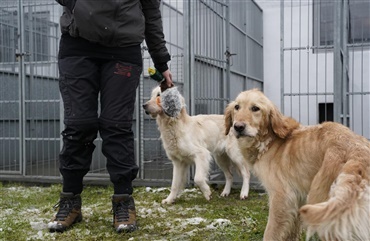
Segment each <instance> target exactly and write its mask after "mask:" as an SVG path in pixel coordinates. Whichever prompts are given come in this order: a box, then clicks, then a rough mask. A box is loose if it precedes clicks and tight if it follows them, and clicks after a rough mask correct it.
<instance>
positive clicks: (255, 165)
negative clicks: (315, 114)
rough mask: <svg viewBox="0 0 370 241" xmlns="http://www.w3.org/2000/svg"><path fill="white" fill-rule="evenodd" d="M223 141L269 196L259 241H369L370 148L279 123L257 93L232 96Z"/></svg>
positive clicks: (339, 130) (338, 130)
mask: <svg viewBox="0 0 370 241" xmlns="http://www.w3.org/2000/svg"><path fill="white" fill-rule="evenodd" d="M225 125H226V134H227V133H229V130H231V131H230V132H232V133H234V134H235V136H236V137H237V138H238V144H239V147H240V150H241V152H242V154H243V156H244V157H245V159H246V160H247V161H248V163H249V165H250V167H251V168H252V170H253V171H254V173H255V174H256V176H257V177H258V178H259V180H260V181H261V182H262V184H263V185H264V187H265V189H266V190H267V192H268V195H269V207H270V209H269V217H268V223H267V227H266V230H265V233H264V240H268V241H270V240H274V241H278V240H281V241H287V240H289V241H292V240H298V238H299V234H300V223H301V222H300V219H301V220H302V221H303V223H304V224H305V225H306V226H307V228H308V229H307V230H308V236H311V235H313V234H314V233H315V232H317V233H318V235H319V237H320V238H321V239H322V240H328V241H329V240H330V241H340V240H341V241H349V240H367V241H369V239H370V221H369V220H370V185H369V177H370V142H369V141H368V140H367V139H366V138H364V137H362V136H359V135H356V134H355V133H353V132H352V131H351V130H349V129H348V128H347V127H345V126H343V125H340V124H337V123H333V122H327V123H323V124H320V125H314V126H303V125H300V124H299V123H298V122H297V121H295V120H294V119H292V118H289V117H286V116H284V115H282V114H281V113H280V112H279V111H278V109H277V108H276V107H275V105H274V104H273V103H272V102H271V101H270V100H269V99H268V98H267V97H266V96H265V95H264V94H263V93H262V92H260V91H258V90H255V89H254V90H249V91H245V92H242V93H240V94H239V95H238V96H237V98H236V99H235V101H234V102H232V103H230V104H229V105H228V107H227V108H226V111H225Z"/></svg>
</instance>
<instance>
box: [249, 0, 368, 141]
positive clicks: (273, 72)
mask: <svg viewBox="0 0 370 241" xmlns="http://www.w3.org/2000/svg"><path fill="white" fill-rule="evenodd" d="M256 2H257V3H258V4H259V5H260V6H261V8H262V9H263V12H264V15H263V17H264V19H263V23H264V25H263V31H264V32H263V36H264V39H263V45H264V58H263V59H264V92H265V94H266V95H267V96H268V97H269V98H270V99H271V100H272V101H273V102H274V103H275V104H276V105H277V106H278V107H279V108H281V107H282V105H281V87H282V86H281V83H282V82H283V83H284V92H285V93H296V94H298V95H293V96H286V97H285V98H284V113H285V114H286V115H290V116H293V117H294V118H296V119H298V120H299V121H301V122H302V123H304V124H316V123H317V122H318V103H323V102H333V96H332V94H330V95H316V96H312V95H311V96H310V97H309V96H308V95H304V94H303V93H333V50H332V49H327V50H319V51H313V50H312V49H303V50H292V51H290V50H286V51H284V81H281V78H280V72H281V56H280V53H281V51H280V44H281V41H280V38H281V27H280V13H281V9H280V1H278V0H275V1H267V0H257V1H256ZM284 5H285V8H284V48H293V49H294V48H296V47H312V46H313V45H314V44H313V22H314V21H313V7H312V1H304V0H302V1H301V2H300V1H293V2H291V1H286V2H285V3H284ZM369 66H370V50H369V47H367V48H363V49H359V48H357V49H355V50H354V51H353V50H352V49H351V50H350V51H349V78H350V86H349V87H350V91H353V92H370V74H369ZM302 94H303V95H302ZM299 95H301V96H299ZM369 110H370V95H369V94H367V95H361V96H360V95H356V96H355V97H354V98H353V101H352V100H351V103H350V121H351V122H350V125H351V128H352V129H353V130H355V132H357V133H359V134H361V135H364V136H366V137H367V138H370V121H369V120H370V114H369V112H370V111H369Z"/></svg>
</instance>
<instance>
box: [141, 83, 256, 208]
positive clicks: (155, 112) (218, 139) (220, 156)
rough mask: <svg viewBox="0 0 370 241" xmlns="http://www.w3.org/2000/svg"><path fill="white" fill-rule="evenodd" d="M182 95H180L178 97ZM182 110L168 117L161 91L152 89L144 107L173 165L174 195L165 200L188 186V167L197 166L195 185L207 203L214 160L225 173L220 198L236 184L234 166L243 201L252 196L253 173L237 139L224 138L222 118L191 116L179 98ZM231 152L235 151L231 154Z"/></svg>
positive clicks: (216, 116)
mask: <svg viewBox="0 0 370 241" xmlns="http://www.w3.org/2000/svg"><path fill="white" fill-rule="evenodd" d="M179 95H180V94H179ZM179 97H180V100H181V102H182V108H181V111H180V113H179V114H178V116H176V117H170V116H168V115H167V114H166V113H165V112H164V111H163V108H162V105H161V101H162V100H161V91H160V88H159V87H157V88H155V89H153V91H152V96H151V99H150V100H149V101H148V102H146V103H145V104H144V105H143V108H144V110H145V112H146V113H147V114H149V115H151V117H153V118H155V119H156V121H157V125H158V129H159V131H160V133H161V140H162V143H163V147H164V149H165V151H166V154H167V156H168V158H169V159H170V160H171V161H172V163H173V179H172V185H171V193H170V194H169V196H168V197H167V198H166V199H164V200H163V201H162V203H163V204H171V203H173V202H174V201H175V199H176V197H177V196H178V195H179V194H180V193H181V191H182V190H183V188H184V187H185V184H186V177H187V172H188V170H189V166H190V165H192V164H195V177H194V182H195V184H196V185H197V186H199V188H200V190H201V191H202V193H203V195H204V197H205V198H206V199H207V200H210V198H211V190H210V188H209V186H208V184H207V181H208V175H209V169H210V163H211V160H212V157H213V158H214V159H215V160H216V163H217V164H218V165H219V167H220V168H221V169H222V171H223V172H224V174H225V178H226V184H225V188H224V190H223V192H222V193H221V196H228V195H229V193H230V189H231V186H232V182H233V176H232V172H231V171H232V167H233V164H234V165H235V166H236V167H237V168H238V170H239V171H240V173H241V175H242V177H243V186H242V189H241V193H240V198H241V199H246V198H247V197H248V193H249V179H250V173H249V170H248V169H247V165H246V162H245V161H244V159H243V157H242V155H241V153H240V152H238V151H237V143H236V138H235V137H231V135H232V134H231V135H228V136H225V134H224V133H225V126H224V122H225V121H224V116H223V115H197V116H189V115H188V114H187V112H186V109H185V107H184V106H185V102H184V98H183V97H182V96H181V95H180V96H179ZM229 150H232V152H229Z"/></svg>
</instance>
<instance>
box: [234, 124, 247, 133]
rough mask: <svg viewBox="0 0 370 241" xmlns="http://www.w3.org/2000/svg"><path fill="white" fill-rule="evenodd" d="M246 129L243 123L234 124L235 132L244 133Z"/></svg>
mask: <svg viewBox="0 0 370 241" xmlns="http://www.w3.org/2000/svg"><path fill="white" fill-rule="evenodd" d="M244 129H245V123H242V122H237V123H235V124H234V130H235V131H236V132H239V133H240V132H243V131H244Z"/></svg>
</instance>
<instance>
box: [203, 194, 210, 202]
mask: <svg viewBox="0 0 370 241" xmlns="http://www.w3.org/2000/svg"><path fill="white" fill-rule="evenodd" d="M204 197H205V198H206V200H207V201H209V200H211V199H212V194H209V195H204Z"/></svg>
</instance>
